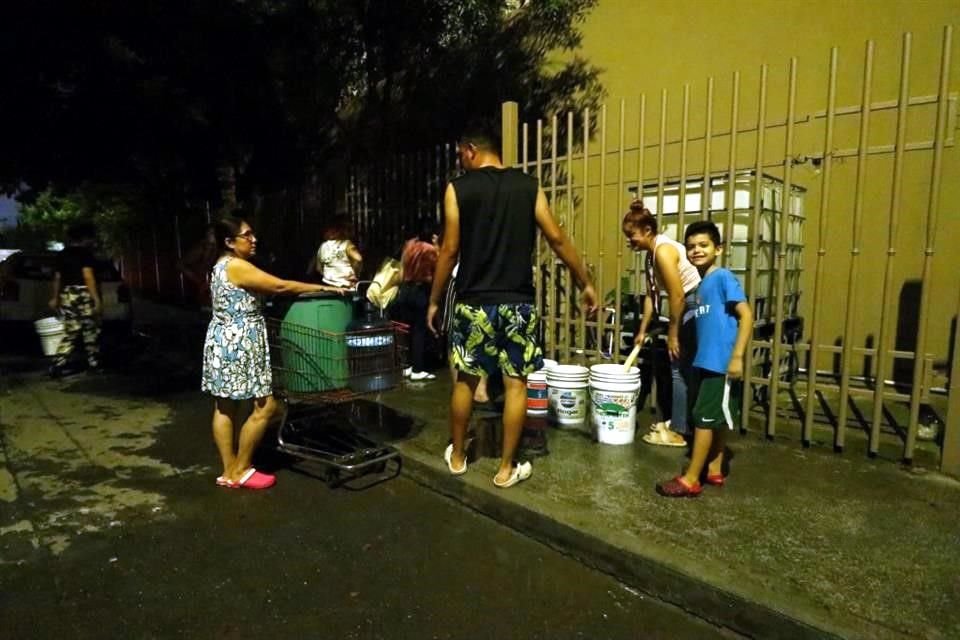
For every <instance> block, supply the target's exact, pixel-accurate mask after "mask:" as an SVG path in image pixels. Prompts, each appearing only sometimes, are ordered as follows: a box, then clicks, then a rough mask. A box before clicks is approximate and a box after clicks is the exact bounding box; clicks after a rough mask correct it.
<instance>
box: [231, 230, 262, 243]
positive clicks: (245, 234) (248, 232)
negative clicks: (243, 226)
mask: <svg viewBox="0 0 960 640" xmlns="http://www.w3.org/2000/svg"><path fill="white" fill-rule="evenodd" d="M233 237H234V238H243V239H244V240H253V239H255V238H256V237H257V236H255V235H253V231H251V230H250V229H247V230H246V231H244V232H243V233H238V234H237V235H235V236H233Z"/></svg>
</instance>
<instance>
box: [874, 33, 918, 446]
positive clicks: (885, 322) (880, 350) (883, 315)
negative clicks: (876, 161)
mask: <svg viewBox="0 0 960 640" xmlns="http://www.w3.org/2000/svg"><path fill="white" fill-rule="evenodd" d="M910 40H911V35H910V34H909V33H905V34H903V51H902V52H901V55H900V97H899V99H898V100H897V133H896V139H897V142H896V147H895V148H894V156H893V184H892V192H891V194H890V220H889V223H888V224H889V227H888V232H887V264H886V270H885V271H884V274H883V298H882V302H881V303H880V332H879V334H878V335H877V356H876V358H875V362H876V371H875V373H874V382H873V416H872V418H871V422H870V444H869V454H870V456H875V455H877V453H878V452H879V451H880V425H881V423H882V422H883V395H884V388H885V383H884V381H885V380H886V379H887V350H888V349H889V347H890V345H889V344H888V343H889V342H890V337H889V333H890V316H892V315H893V314H891V313H889V310H890V309H891V308H893V277H894V270H893V266H894V256H896V254H897V224H898V222H899V217H900V196H901V192H902V190H903V156H904V152H905V151H906V149H905V147H906V140H907V111H908V109H909V103H910Z"/></svg>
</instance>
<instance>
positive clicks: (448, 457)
mask: <svg viewBox="0 0 960 640" xmlns="http://www.w3.org/2000/svg"><path fill="white" fill-rule="evenodd" d="M464 448H466V447H464ZM452 458H453V443H452V442H451V443H450V444H448V445H447V448H446V450H445V451H444V452H443V461H444V462H446V463H447V470H448V471H449V472H450V475H452V476H462V475H463V474H465V473H466V472H467V460H466V456H464V460H463V468H462V469H454V468H453V460H452Z"/></svg>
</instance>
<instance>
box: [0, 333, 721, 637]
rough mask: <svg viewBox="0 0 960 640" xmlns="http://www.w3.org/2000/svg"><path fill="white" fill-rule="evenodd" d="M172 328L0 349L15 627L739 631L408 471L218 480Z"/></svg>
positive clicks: (268, 463)
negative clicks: (116, 353) (96, 343)
mask: <svg viewBox="0 0 960 640" xmlns="http://www.w3.org/2000/svg"><path fill="white" fill-rule="evenodd" d="M182 335H187V334H182ZM178 339H179V338H177V337H176V336H175V335H167V336H166V341H165V342H164V343H162V344H158V342H157V341H156V340H150V339H142V340H141V341H140V342H139V343H138V346H136V347H135V348H133V349H132V350H131V351H130V353H128V354H126V356H125V357H124V358H123V359H120V360H118V361H116V362H122V363H123V365H122V366H118V367H115V368H114V370H113V372H112V373H109V374H107V375H103V376H88V375H85V374H81V375H77V376H72V377H69V378H67V379H65V380H63V381H56V382H54V381H49V380H47V379H46V378H45V377H44V376H43V375H42V373H41V371H39V370H38V367H37V365H38V362H39V361H37V360H35V359H32V358H31V357H28V356H21V357H18V358H12V359H11V358H7V359H5V360H3V363H4V365H5V373H4V386H3V388H2V391H0V402H2V410H0V565H2V567H0V618H2V620H3V630H4V631H3V635H4V637H11V638H16V637H30V638H47V637H50V638H52V637H65V638H94V637H96V638H102V637H135V638H169V637H197V638H256V637H264V636H265V635H268V634H269V635H273V634H276V633H278V632H279V633H284V634H287V635H288V637H319V638H322V637H331V638H332V637H340V638H389V639H393V638H489V637H506V638H578V637H583V638H637V637H644V638H681V639H682V638H721V637H731V634H730V633H729V632H726V631H722V630H720V629H718V628H716V627H714V626H711V625H710V624H708V623H706V622H704V621H702V620H699V619H697V618H695V617H693V616H690V615H689V614H688V613H687V612H685V611H683V610H681V609H679V608H676V607H673V606H670V605H666V604H664V603H662V602H660V601H658V600H656V599H653V598H650V597H648V596H646V595H645V594H642V593H640V592H638V591H637V590H636V589H633V588H631V587H628V586H625V585H624V584H622V583H621V582H619V581H618V580H616V579H615V578H613V577H611V576H609V575H606V574H604V573H601V572H599V571H596V570H593V569H590V568H587V567H586V566H584V565H583V564H581V563H580V562H578V561H576V560H575V559H573V558H571V557H569V556H567V555H564V554H562V553H560V552H558V551H555V550H553V549H551V548H549V547H547V546H545V545H543V544H541V543H539V542H536V541H534V540H532V539H530V538H528V537H525V536H523V535H521V534H520V533H517V532H516V531H514V530H513V529H510V528H507V527H505V526H502V525H500V524H498V523H497V522H495V521H494V520H491V519H490V518H487V517H485V516H483V515H480V514H478V513H477V512H475V511H473V510H471V509H468V508H466V507H464V506H463V505H461V504H459V503H457V502H455V501H451V500H449V499H446V498H444V497H441V496H440V495H438V494H437V493H435V492H433V491H430V490H427V489H425V488H424V487H423V486H421V485H419V484H417V483H415V482H413V481H411V480H410V479H407V478H405V477H403V476H401V477H399V478H395V479H391V480H388V481H385V482H381V483H379V484H374V485H372V486H369V487H367V488H364V489H362V490H350V488H349V487H344V488H340V489H331V488H329V487H328V486H327V485H326V484H324V483H323V482H321V481H320V480H318V479H317V478H316V477H314V476H313V475H311V474H310V473H309V472H311V471H313V470H314V468H313V467H309V466H308V467H306V468H305V469H300V470H298V469H295V468H291V467H290V462H291V461H290V460H289V459H287V458H285V457H283V456H279V455H277V454H274V453H272V452H270V451H269V450H263V451H261V452H260V453H259V454H258V458H257V464H258V465H259V466H261V467H262V468H266V469H276V470H277V471H278V474H279V482H278V485H277V486H276V487H275V488H273V489H271V490H270V491H267V492H263V493H256V492H246V491H240V490H228V489H222V488H217V487H215V486H214V484H213V477H214V476H215V475H216V471H217V470H216V469H215V467H214V465H213V463H214V462H215V460H216V458H215V451H214V448H213V445H212V443H211V440H210V435H209V428H208V426H207V425H208V422H209V411H210V403H209V399H207V398H205V397H204V396H202V395H201V394H199V393H198V392H196V391H194V390H193V388H194V386H195V382H196V377H195V374H196V369H195V362H193V361H191V360H190V358H188V357H187V358H182V357H181V356H178V353H177V349H175V348H172V345H171V341H174V342H175V341H176V340H178ZM183 339H184V340H188V338H183ZM357 411H359V412H360V414H361V417H362V418H363V419H368V418H370V416H371V412H372V411H375V410H374V409H373V408H371V407H370V406H369V405H367V406H365V407H361V408H359V409H358V410H357ZM388 423H390V424H393V425H394V429H395V431H394V434H393V435H394V436H403V437H410V436H413V435H416V434H417V433H418V430H417V429H416V428H414V427H415V426H416V425H415V424H414V423H413V422H411V421H409V420H408V422H407V423H406V425H407V426H406V427H405V428H403V427H400V429H401V430H402V431H404V433H400V432H398V431H396V429H397V428H398V427H397V426H396V424H398V423H397V422H396V421H394V420H388ZM422 424H423V423H422V422H420V423H419V425H420V427H422Z"/></svg>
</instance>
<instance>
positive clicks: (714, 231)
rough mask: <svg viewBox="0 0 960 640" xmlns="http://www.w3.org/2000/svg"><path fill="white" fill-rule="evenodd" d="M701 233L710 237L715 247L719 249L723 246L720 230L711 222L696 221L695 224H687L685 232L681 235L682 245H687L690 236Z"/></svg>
mask: <svg viewBox="0 0 960 640" xmlns="http://www.w3.org/2000/svg"><path fill="white" fill-rule="evenodd" d="M701 233H705V234H706V235H708V236H710V239H711V240H713V244H715V245H716V246H718V247H719V246H720V245H722V244H723V238H722V237H721V236H720V229H718V228H717V225H715V224H714V223H713V221H712V220H697V221H696V222H691V223H690V224H688V225H687V230H686V231H685V232H684V234H683V244H687V240H689V239H690V236H696V235H700V234H701Z"/></svg>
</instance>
